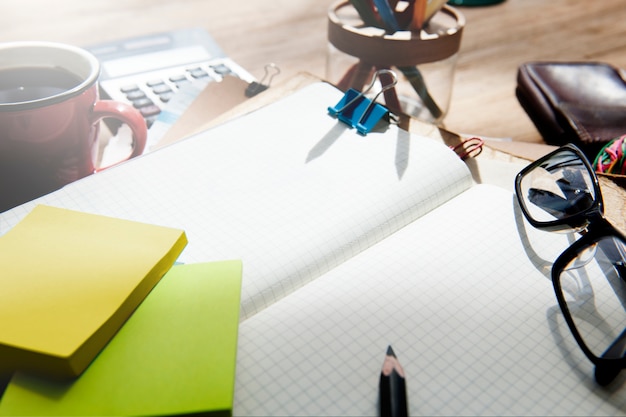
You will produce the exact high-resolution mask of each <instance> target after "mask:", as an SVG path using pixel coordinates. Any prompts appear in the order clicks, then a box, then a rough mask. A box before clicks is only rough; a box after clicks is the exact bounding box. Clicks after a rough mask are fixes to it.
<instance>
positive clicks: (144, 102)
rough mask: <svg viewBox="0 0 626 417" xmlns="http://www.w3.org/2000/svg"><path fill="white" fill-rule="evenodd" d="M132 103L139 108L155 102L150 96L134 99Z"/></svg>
mask: <svg viewBox="0 0 626 417" xmlns="http://www.w3.org/2000/svg"><path fill="white" fill-rule="evenodd" d="M132 103H133V106H135V108H138V109H140V108H142V107H146V106H150V105H153V104H154V103H153V102H152V100H150V99H149V98H140V99H138V100H133V101H132Z"/></svg>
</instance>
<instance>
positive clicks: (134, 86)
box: [120, 84, 139, 94]
mask: <svg viewBox="0 0 626 417" xmlns="http://www.w3.org/2000/svg"><path fill="white" fill-rule="evenodd" d="M137 90H139V86H138V85H137V84H129V85H125V86H123V87H121V88H120V91H121V92H122V93H124V94H127V93H130V92H131V91H137Z"/></svg>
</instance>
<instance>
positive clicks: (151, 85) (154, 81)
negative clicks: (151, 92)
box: [146, 80, 165, 87]
mask: <svg viewBox="0 0 626 417" xmlns="http://www.w3.org/2000/svg"><path fill="white" fill-rule="evenodd" d="M161 84H165V81H163V80H152V81H148V82H147V83H146V85H147V86H148V87H155V86H157V85H161Z"/></svg>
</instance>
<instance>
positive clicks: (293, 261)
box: [0, 82, 471, 318]
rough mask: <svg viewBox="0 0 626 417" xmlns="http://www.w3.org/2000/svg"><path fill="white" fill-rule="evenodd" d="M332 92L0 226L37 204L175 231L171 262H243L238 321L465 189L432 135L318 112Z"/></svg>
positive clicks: (64, 192)
mask: <svg viewBox="0 0 626 417" xmlns="http://www.w3.org/2000/svg"><path fill="white" fill-rule="evenodd" d="M341 96H342V93H340V92H339V91H338V90H337V89H335V88H334V87H332V86H331V85H329V84H326V83H322V82H320V83H316V84H313V85H311V86H308V87H305V88H304V89H302V90H300V91H298V92H296V93H294V94H293V95H291V96H288V97H286V98H285V99H283V100H281V101H279V102H277V103H275V104H272V105H270V106H267V107H264V108H262V109H260V110H258V111H256V112H253V113H251V114H249V115H246V116H244V117H242V118H240V119H238V120H235V121H233V122H231V123H227V124H224V125H221V126H219V127H217V128H215V129H213V130H209V131H206V132H204V133H201V134H199V135H197V136H194V137H192V138H190V139H187V140H184V141H181V142H179V143H176V144H174V145H171V146H169V147H166V148H164V149H160V150H157V151H155V152H153V153H150V154H148V155H144V156H142V157H139V158H136V159H134V160H131V161H129V162H127V163H124V164H122V165H120V166H117V167H114V168H112V169H109V170H106V171H104V172H102V173H98V174H96V175H92V176H90V177H88V178H84V179H82V180H80V181H77V182H75V183H73V184H70V185H68V186H66V187H65V188H63V189H61V190H59V191H57V192H55V193H52V194H50V195H48V196H45V197H43V198H41V199H39V200H36V201H35V202H32V203H28V204H25V205H24V206H21V207H18V208H16V209H14V210H11V211H9V212H6V213H4V214H2V215H1V216H0V233H3V232H4V231H6V230H7V229H8V228H10V227H11V226H12V225H14V224H15V223H16V222H17V221H19V220H20V219H21V218H22V217H23V216H24V215H25V214H26V213H27V212H28V211H29V210H30V209H32V207H33V206H34V204H36V203H45V204H49V205H53V206H59V207H66V208H71V209H76V210H80V211H85V212H92V213H98V214H104V215H109V216H114V217H120V218H128V219H131V220H136V221H142V222H146V223H153V224H159V225H164V226H170V227H176V228H180V229H183V230H185V232H186V233H187V236H188V239H189V244H188V246H187V248H185V250H184V252H183V254H182V256H181V259H180V260H181V261H182V262H185V263H189V262H203V261H211V260H224V259H241V260H243V263H244V274H243V289H242V318H245V317H248V316H250V315H252V314H254V313H255V312H257V311H259V310H261V309H263V308H264V307H266V306H267V305H269V304H271V303H272V302H273V301H275V300H277V299H279V298H281V297H282V296H284V295H285V294H288V293H290V292H291V291H293V290H294V289H295V288H298V287H300V286H301V285H303V284H305V283H306V282H309V281H310V280H312V279H314V278H316V277H317V276H319V275H321V274H322V273H324V272H326V271H328V270H330V269H332V268H333V267H335V266H337V265H339V264H340V263H342V262H344V261H345V260H347V259H349V258H350V257H352V256H354V255H355V254H357V253H359V252H361V251H362V250H364V249H366V248H367V247H369V246H371V245H372V244H374V243H376V242H378V241H380V240H381V239H384V238H385V237H387V236H388V235H390V234H392V233H393V232H395V231H396V230H398V229H400V228H402V227H403V226H404V225H406V224H408V223H409V222H411V221H412V220H414V219H415V218H417V217H419V216H421V215H423V214H424V213H427V212H429V211H430V210H432V209H433V208H434V207H437V206H438V205H440V204H442V203H443V202H445V201H447V200H448V199H450V198H452V197H453V196H455V195H457V194H458V193H460V192H462V191H463V190H465V189H467V188H468V187H469V186H470V185H471V176H470V175H469V171H468V169H467V167H466V166H465V165H464V164H463V163H462V162H461V161H460V159H459V158H458V157H457V156H456V155H455V154H454V153H453V152H452V151H450V150H449V149H448V148H447V147H446V146H445V145H443V144H441V143H438V142H436V141H434V140H430V139H427V138H424V137H417V136H411V135H409V134H408V133H407V132H405V131H402V130H399V129H397V127H396V126H389V127H386V128H385V127H382V128H381V129H379V130H378V131H375V132H372V133H370V134H368V135H367V136H366V137H363V136H360V135H358V134H357V133H356V132H355V130H354V129H349V128H348V127H347V126H345V125H344V124H342V123H341V122H338V121H337V120H335V119H333V118H331V117H330V116H328V114H327V107H328V106H332V105H335V104H336V103H337V102H338V101H339V99H340V98H341ZM94 239H97V236H94Z"/></svg>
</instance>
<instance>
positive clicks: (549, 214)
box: [520, 150, 595, 222]
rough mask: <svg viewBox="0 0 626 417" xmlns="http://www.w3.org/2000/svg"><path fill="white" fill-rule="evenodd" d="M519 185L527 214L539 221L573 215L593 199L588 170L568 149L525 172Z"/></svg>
mask: <svg viewBox="0 0 626 417" xmlns="http://www.w3.org/2000/svg"><path fill="white" fill-rule="evenodd" d="M520 186H521V191H522V192H521V197H522V199H523V202H524V205H525V206H526V209H527V211H528V214H529V215H530V217H532V218H533V219H534V220H537V221H540V222H549V221H554V220H563V219H566V218H568V217H571V216H574V215H576V214H579V213H581V212H583V211H585V210H587V209H589V208H590V207H591V206H592V205H593V202H594V200H595V195H594V187H593V178H592V177H591V174H590V173H589V170H588V169H587V167H586V166H585V164H584V163H583V161H582V160H581V159H580V158H579V157H578V155H576V154H575V153H573V152H571V151H569V150H564V151H563V152H560V153H557V154H555V155H554V156H553V157H552V158H550V159H549V160H547V161H545V162H544V163H543V164H541V165H539V166H537V167H535V168H534V169H532V170H531V171H529V172H527V173H526V175H524V177H523V178H522V179H521V182H520Z"/></svg>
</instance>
